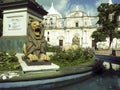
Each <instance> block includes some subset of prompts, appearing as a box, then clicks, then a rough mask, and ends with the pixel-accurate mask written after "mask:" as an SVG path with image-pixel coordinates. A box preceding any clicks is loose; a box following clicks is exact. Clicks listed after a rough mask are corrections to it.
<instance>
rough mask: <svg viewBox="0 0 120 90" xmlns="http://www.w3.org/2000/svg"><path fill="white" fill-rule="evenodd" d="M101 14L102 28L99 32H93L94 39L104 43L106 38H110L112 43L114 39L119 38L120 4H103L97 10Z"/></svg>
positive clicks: (99, 22)
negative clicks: (119, 19)
mask: <svg viewBox="0 0 120 90" xmlns="http://www.w3.org/2000/svg"><path fill="white" fill-rule="evenodd" d="M97 10H98V12H99V14H98V17H99V20H98V22H97V23H98V24H99V25H100V26H101V27H100V28H98V29H97V31H95V32H93V34H92V38H94V39H95V41H96V42H98V41H104V40H105V38H106V37H109V40H110V43H109V47H110V46H111V43H112V41H113V38H119V35H120V34H119V32H118V31H117V28H118V24H119V23H118V16H119V15H120V4H106V3H103V4H101V5H100V6H99V7H98V8H97Z"/></svg>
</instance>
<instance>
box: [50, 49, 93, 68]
mask: <svg viewBox="0 0 120 90" xmlns="http://www.w3.org/2000/svg"><path fill="white" fill-rule="evenodd" d="M92 60H94V50H92V49H90V48H87V49H80V48H79V49H77V50H68V51H67V52H63V51H59V52H56V53H55V54H54V55H53V56H51V61H52V62H54V63H56V64H58V65H60V66H71V65H76V64H81V63H85V62H88V61H92Z"/></svg>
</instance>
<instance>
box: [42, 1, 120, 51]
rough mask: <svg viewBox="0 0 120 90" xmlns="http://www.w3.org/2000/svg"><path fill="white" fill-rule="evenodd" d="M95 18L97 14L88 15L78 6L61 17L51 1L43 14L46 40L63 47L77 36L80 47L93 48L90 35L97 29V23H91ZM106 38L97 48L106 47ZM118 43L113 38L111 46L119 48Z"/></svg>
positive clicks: (110, 2)
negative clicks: (44, 14)
mask: <svg viewBox="0 0 120 90" xmlns="http://www.w3.org/2000/svg"><path fill="white" fill-rule="evenodd" d="M109 4H112V1H111V0H109ZM97 20H98V17H97V16H89V15H88V14H87V13H85V12H84V11H81V10H80V9H79V7H78V6H76V9H75V10H73V11H71V12H69V13H68V14H67V15H66V16H65V17H64V18H63V17H62V15H61V14H60V13H59V12H58V11H57V10H56V9H55V8H54V5H53V3H52V5H51V7H50V9H49V10H48V14H47V15H46V16H44V26H45V38H46V41H47V42H48V43H49V44H50V45H53V46H62V47H64V46H67V45H72V43H73V38H74V37H77V38H78V39H79V46H80V47H81V48H87V47H90V48H93V47H94V39H93V38H92V37H91V35H92V33H93V32H94V31H95V30H97V27H98V25H96V23H94V24H93V22H95V21H97ZM106 40H107V41H106V42H100V43H98V48H103V49H105V48H107V47H108V45H109V40H108V39H106ZM119 43H120V40H118V39H114V40H113V43H112V48H120V44H119Z"/></svg>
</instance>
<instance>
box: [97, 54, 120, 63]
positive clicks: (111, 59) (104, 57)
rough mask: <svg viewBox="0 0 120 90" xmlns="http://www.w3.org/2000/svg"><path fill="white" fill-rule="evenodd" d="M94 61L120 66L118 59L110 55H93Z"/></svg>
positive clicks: (119, 58)
mask: <svg viewBox="0 0 120 90" xmlns="http://www.w3.org/2000/svg"><path fill="white" fill-rule="evenodd" d="M95 58H96V59H99V60H102V61H105V62H109V63H114V64H119V65H120V57H117V56H110V55H99V54H96V55H95Z"/></svg>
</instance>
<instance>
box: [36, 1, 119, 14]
mask: <svg viewBox="0 0 120 90" xmlns="http://www.w3.org/2000/svg"><path fill="white" fill-rule="evenodd" d="M36 1H37V2H38V3H39V4H40V5H42V6H43V8H44V9H45V10H48V9H49V8H50V6H51V3H52V2H53V4H54V7H55V9H56V10H57V11H58V12H60V13H61V14H62V16H65V15H66V14H67V13H69V12H70V11H73V10H74V9H75V8H76V6H78V7H79V9H80V10H81V11H84V12H86V13H87V14H88V15H90V16H95V15H97V14H98V13H97V7H98V6H99V5H100V4H101V3H108V1H109V0H36ZM112 2H113V4H115V3H117V4H120V0H112Z"/></svg>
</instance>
